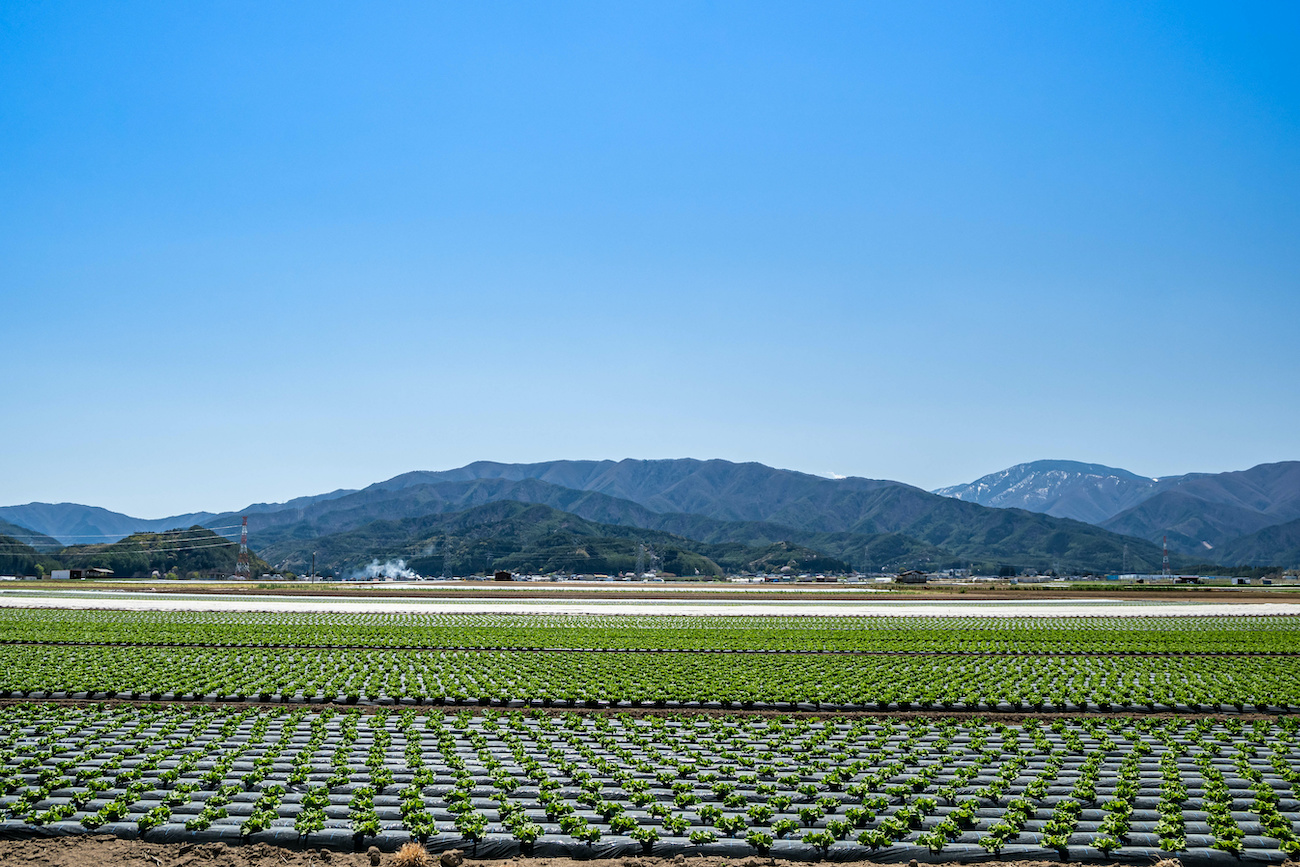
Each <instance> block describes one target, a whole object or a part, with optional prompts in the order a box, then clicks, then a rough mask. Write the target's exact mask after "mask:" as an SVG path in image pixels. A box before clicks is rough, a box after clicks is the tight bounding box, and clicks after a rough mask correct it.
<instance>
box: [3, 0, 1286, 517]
mask: <svg viewBox="0 0 1300 867" xmlns="http://www.w3.org/2000/svg"><path fill="white" fill-rule="evenodd" d="M1297 45H1300V5H1298V4H1295V3H1293V2H1286V3H1276V4H1251V3H1227V2H1224V3H1219V4H1212V5H1211V4H1198V3H1193V2H1186V0H1179V2H1170V3H1104V2H1096V3H1074V4H1070V3H1043V2H1039V0H1033V2H1025V3H976V2H953V3H923V2H911V0H908V2H898V3H870V2H852V3H844V4H836V3H830V2H825V3H820V2H819V3H799V2H791V3H786V4H766V3H756V2H752V0H744V2H737V3H691V4H686V3H682V4H676V3H670V2H664V0H653V2H647V3H642V4H638V3H631V2H626V3H625V2H616V3H609V2H593V3H589V4H567V3H520V4H508V3H468V2H466V3H425V2H419V3H411V4H409V5H402V4H397V3H392V4H388V3H386V4H351V3H350V4H331V3H327V2H311V3H303V4H300V5H296V6H295V5H291V4H280V3H265V2H249V3H216V4H202V3H174V2H159V3H156V4H144V3H85V4H60V3H44V2H41V3H37V2H6V3H4V4H0V359H3V366H2V367H0V370H2V371H3V379H2V381H3V385H4V394H5V398H6V399H5V402H4V405H5V407H6V410H7V412H6V413H5V415H4V421H3V423H2V424H0V503H3V504H16V503H23V502H28V501H31V500H41V501H47V502H49V501H53V502H58V501H74V502H83V503H90V504H94V505H102V506H105V507H107V508H112V509H116V510H119V511H125V512H128V513H131V514H135V515H138V516H141V517H158V516H162V515H166V514H171V513H176V512H181V511H189V510H198V509H206V510H214V511H215V510H221V509H235V508H239V507H241V506H243V505H245V504H247V503H250V502H257V501H272V500H283V499H286V498H289V497H293V496H298V495H303V494H310V493H319V492H323V491H327V490H332V489H334V488H338V487H359V486H362V485H365V484H368V483H370V482H373V481H377V480H379V479H383V478H387V477H389V476H392V475H395V474H397V473H400V472H404V471H408V470H414V469H444V468H449V467H453V466H459V465H461V464H464V463H467V462H469V461H471V460H476V459H490V460H500V461H533V460H547V459H554V458H622V457H642V458H656V457H699V458H709V457H721V458H728V459H731V460H756V461H761V462H763V463H767V464H771V465H774V466H781V467H788V468H792V469H799V470H804V471H807V472H814V473H826V474H830V473H837V474H852V475H862V476H869V477H875V478H894V479H900V480H903V481H906V482H910V483H913V484H916V485H920V486H922V487H926V488H933V487H937V486H939V485H943V484H951V483H957V482H964V481H969V480H971V479H973V478H975V477H977V476H980V475H983V474H984V473H987V472H992V471H995V470H998V469H1001V468H1003V467H1005V466H1008V465H1010V464H1014V463H1019V462H1022V461H1027V460H1034V459H1039V458H1049V457H1050V458H1072V459H1077V460H1085V461H1097V462H1102V463H1108V464H1111V465H1115V466H1121V467H1125V468H1127V469H1131V470H1133V471H1135V472H1139V473H1145V474H1149V475H1165V474H1171V473H1181V472H1187V471H1221V470H1229V469H1241V468H1245V467H1248V466H1252V465H1254V464H1256V463H1261V462H1265V461H1275V460H1286V459H1297V458H1300V340H1297V335H1298V333H1300V331H1298V329H1297V323H1300V87H1298V85H1300V63H1297V62H1296V46H1297Z"/></svg>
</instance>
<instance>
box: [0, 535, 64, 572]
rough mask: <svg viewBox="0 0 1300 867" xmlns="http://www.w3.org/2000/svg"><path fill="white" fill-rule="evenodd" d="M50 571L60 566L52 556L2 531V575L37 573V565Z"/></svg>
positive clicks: (0, 540) (0, 556)
mask: <svg viewBox="0 0 1300 867" xmlns="http://www.w3.org/2000/svg"><path fill="white" fill-rule="evenodd" d="M38 564H39V565H41V566H43V567H44V568H45V571H46V572H47V573H48V572H50V571H51V570H53V569H55V568H57V567H58V563H57V562H56V561H55V560H53V559H52V558H50V557H48V556H46V555H44V554H42V553H41V552H40V551H38V550H36V549H35V548H33V547H32V546H31V545H28V544H26V543H25V542H23V541H22V540H20V539H16V538H14V537H13V536H9V535H5V534H2V533H0V575H14V576H23V575H35V574H36V567H37V565H38Z"/></svg>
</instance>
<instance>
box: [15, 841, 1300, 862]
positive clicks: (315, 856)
mask: <svg viewBox="0 0 1300 867" xmlns="http://www.w3.org/2000/svg"><path fill="white" fill-rule="evenodd" d="M444 854H445V855H448V854H451V853H444ZM456 860H457V859H456V858H455V857H454V856H453V857H452V858H450V859H448V860H447V861H444V862H443V863H442V864H441V865H439V860H438V857H437V856H433V855H430V856H428V860H427V862H426V863H425V864H424V865H421V864H420V863H419V861H418V860H415V859H409V860H403V859H401V858H399V856H398V855H397V853H391V852H386V853H382V854H381V853H380V852H379V850H378V849H375V850H372V852H371V853H370V854H367V853H365V852H355V853H352V852H348V853H339V852H330V851H328V850H316V849H306V850H303V851H293V850H289V849H280V848H277V847H275V846H270V845H267V844H265V843H252V844H248V845H242V846H227V845H226V844H225V843H200V844H197V845H195V844H189V843H145V842H142V841H140V840H120V839H118V838H116V837H109V836H76V837H59V838H53V839H43V840H0V865H5V867H9V865H20V864H21V865H41V867H372V865H378V867H458V865H457V864H456ZM854 863H855V864H860V865H862V867H872V865H873V862H870V861H858V862H854ZM912 864H913V865H915V864H916V862H915V861H913V862H912ZM956 864H957V862H950V863H949V864H947V865H928V864H927V865H925V867H956ZM997 864H998V867H1083V865H1073V864H1069V863H1062V862H1060V861H1012V860H1006V861H998V862H997ZM1111 865H1112V867H1126V865H1124V864H1123V863H1122V862H1119V861H1115V862H1111ZM1162 865H1163V867H1181V865H1180V864H1179V862H1177V861H1165V862H1160V864H1157V865H1156V867H1162ZM459 867H808V865H807V864H805V863H802V862H792V861H779V860H775V859H772V858H762V857H758V856H749V857H746V858H738V859H733V860H727V859H724V858H717V857H699V858H685V857H682V856H677V857H676V858H672V859H667V858H653V857H638V858H623V859H619V860H597V859H593V860H591V861H574V860H571V859H568V858H512V859H510V860H508V861H476V860H473V859H469V858H466V859H465V860H464V863H463V865H459ZM893 867H898V865H893ZM1133 867H1137V865H1133ZM1141 867H1151V865H1149V864H1148V865H1141ZM1287 867H1300V865H1297V862H1294V861H1293V862H1289V864H1288V865H1287Z"/></svg>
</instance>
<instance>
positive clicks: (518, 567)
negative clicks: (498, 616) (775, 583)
mask: <svg viewBox="0 0 1300 867" xmlns="http://www.w3.org/2000/svg"><path fill="white" fill-rule="evenodd" d="M640 545H646V546H647V547H648V549H649V550H651V551H653V555H654V556H655V558H657V559H658V562H659V565H660V566H661V567H662V568H664V569H665V570H666V571H669V572H673V573H674V574H687V575H693V574H696V573H699V574H704V575H716V574H722V572H723V571H724V570H726V571H739V570H746V571H754V570H763V571H778V570H780V568H781V567H782V566H786V565H790V566H791V568H792V569H795V570H797V571H804V570H817V571H823V570H826V571H843V570H845V569H846V568H847V564H845V563H843V562H841V561H838V560H835V559H834V558H831V557H827V556H825V555H824V554H821V553H819V552H816V551H812V550H810V549H808V548H802V547H800V546H795V545H790V544H788V543H775V544H772V545H768V546H765V547H762V548H759V547H752V546H745V545H739V544H722V545H710V544H706V543H701V542H698V541H694V540H690V539H685V538H682V537H679V536H674V535H672V534H669V533H662V532H656V531H653V530H644V529H641V528H636V527H626V526H615V525H610V524H600V523H596V522H592V521H586V520H584V519H582V518H579V517H578V516H576V515H572V514H569V513H567V512H562V511H559V510H557V509H553V508H551V507H549V506H544V505H538V504H530V503H520V502H516V501H512V500H498V501H494V502H491V503H487V504H485V505H479V506H475V507H473V508H470V509H466V510H464V511H458V512H445V513H441V514H437V515H426V516H424V517H419V518H406V519H403V520H400V521H374V522H371V523H369V524H365V525H363V526H361V527H358V528H356V529H354V530H349V531H346V532H342V533H334V534H330V535H326V536H322V537H319V538H316V539H312V540H310V541H309V542H306V543H304V542H301V541H299V540H295V539H286V540H285V541H283V542H281V543H279V544H277V545H272V546H269V547H267V548H265V549H264V550H263V553H264V554H266V555H267V556H268V557H270V558H272V559H273V560H275V561H276V562H277V563H282V564H284V565H286V566H288V567H289V568H298V569H302V568H304V567H305V566H306V564H307V563H308V562H309V561H310V558H311V554H312V553H313V552H315V553H316V555H317V566H318V568H320V569H322V570H325V571H330V572H343V573H357V572H364V570H365V569H366V566H367V564H369V563H374V564H375V567H377V566H378V561H380V560H392V559H395V558H401V559H402V560H403V561H404V562H405V563H406V565H407V567H409V568H410V569H413V570H415V571H416V572H419V573H422V574H432V575H441V574H444V573H446V574H455V575H466V574H473V573H475V572H478V573H482V572H487V571H491V570H493V569H508V570H511V571H515V572H530V573H554V572H579V573H605V574H610V573H616V572H625V571H629V570H632V569H633V568H634V566H635V565H636V563H637V558H638V547H639V546H640ZM375 567H371V568H372V571H374V570H375Z"/></svg>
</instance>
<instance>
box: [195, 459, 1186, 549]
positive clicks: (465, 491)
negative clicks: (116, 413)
mask: <svg viewBox="0 0 1300 867" xmlns="http://www.w3.org/2000/svg"><path fill="white" fill-rule="evenodd" d="M548 479H559V480H562V481H566V482H569V483H571V484H582V485H593V486H598V487H600V488H604V489H605V490H607V491H620V492H623V493H625V494H629V495H631V496H635V497H639V498H641V500H642V501H641V502H636V501H632V500H630V499H622V498H619V497H615V496H612V495H608V494H605V493H603V492H601V491H594V490H586V491H583V490H576V489H573V488H568V487H563V486H560V485H557V484H553V483H551V482H549V481H546V480H548ZM501 499H511V500H518V501H522V502H533V503H543V504H545V505H549V506H552V507H554V508H557V509H561V510H563V511H566V512H570V513H573V514H577V515H579V516H581V517H584V518H586V519H588V520H598V521H602V522H605V523H609V524H615V525H630V526H638V527H642V528H646V529H659V530H664V531H671V532H673V533H676V534H679V535H682V536H684V537H687V538H691V539H696V540H700V541H709V542H715V541H721V540H724V539H725V540H727V541H733V542H740V543H742V544H764V543H768V542H775V541H787V542H792V543H795V544H802V545H809V544H814V541H813V537H817V539H816V544H818V545H823V546H826V547H823V548H820V549H819V550H823V551H825V552H826V553H828V554H832V555H833V556H836V557H840V558H842V559H845V560H848V561H849V562H851V563H853V564H854V565H855V566H859V567H879V566H881V565H889V566H891V567H894V566H896V565H897V564H894V563H888V564H882V563H880V561H879V559H878V558H879V557H881V556H884V555H883V552H884V551H886V550H893V551H897V552H898V554H897V556H899V557H904V558H906V557H913V558H919V559H921V560H924V558H926V557H929V558H932V560H931V562H933V563H940V564H942V563H945V562H947V561H949V560H951V561H955V562H961V563H965V562H971V561H974V562H977V563H994V564H996V563H1008V564H1013V565H1022V566H1034V567H1036V568H1040V569H1047V568H1052V567H1060V568H1062V569H1082V570H1110V571H1113V570H1117V569H1119V568H1121V565H1122V563H1123V562H1124V549H1125V547H1126V546H1127V547H1128V548H1129V565H1130V568H1135V569H1147V568H1154V567H1155V566H1156V565H1157V564H1158V563H1159V562H1160V554H1159V551H1158V549H1157V548H1156V547H1155V546H1153V545H1150V544H1145V543H1142V542H1140V541H1138V540H1134V539H1125V538H1122V537H1120V536H1117V535H1115V534H1113V533H1109V532H1107V531H1104V530H1101V529H1099V528H1097V527H1093V526H1091V525H1087V524H1083V523H1080V522H1077V521H1068V520H1064V519H1059V518H1053V517H1051V516H1047V515H1039V514H1033V513H1030V512H1025V511H1021V510H1005V509H989V508H986V507H983V506H979V505H977V504H973V503H964V502H961V501H959V500H954V499H950V498H945V497H940V496H937V495H934V494H930V493H927V492H925V491H922V490H920V489H919V488H914V487H912V486H910V485H904V484H901V483H898V482H887V481H875V480H870V479H853V478H850V479H824V478H821V477H818V476H811V475H807V474H804V473H793V472H789V471H785V470H776V469H772V468H770V467H764V466H762V465H760V464H732V463H729V462H727V461H694V460H673V461H619V462H617V463H615V462H609V461H606V462H594V461H591V462H582V461H556V462H551V463H547V464H531V465H511V464H491V463H480V464H471V465H469V466H468V467H462V468H460V469H458V470H452V471H447V472H438V473H429V472H421V473H407V474H404V475H402V476H398V477H395V478H393V479H389V480H387V481H385V482H380V483H377V484H375V485H371V486H370V487H368V488H365V489H363V490H361V491H358V492H356V493H354V494H348V495H346V496H343V497H339V498H337V499H335V500H331V501H328V502H322V503H316V504H312V505H311V506H309V507H307V508H305V509H295V510H284V511H281V512H268V513H265V514H261V515H253V516H250V518H249V527H250V532H252V533H253V535H254V536H255V537H256V540H257V541H255V544H256V545H268V544H270V545H274V544H276V543H278V542H279V541H280V540H282V539H283V538H285V537H286V536H291V537H293V538H300V539H308V538H313V537H315V536H319V535H323V534H328V533H333V532H339V531H344V530H348V529H351V528H355V527H359V526H361V525H363V524H365V523H367V522H369V521H373V520H376V519H383V520H400V519H402V518H408V517H416V516H420V515H426V514H434V513H439V512H448V511H457V510H462V509H466V508H470V507H473V506H475V505H481V504H483V503H487V502H491V501H494V500H501ZM655 506H659V507H661V508H668V507H671V508H674V509H676V510H674V511H666V512H660V511H657V510H656V509H655V508H654V507H655ZM692 509H693V510H694V511H691V510H692ZM219 517H220V516H219Z"/></svg>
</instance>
